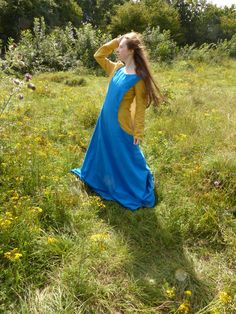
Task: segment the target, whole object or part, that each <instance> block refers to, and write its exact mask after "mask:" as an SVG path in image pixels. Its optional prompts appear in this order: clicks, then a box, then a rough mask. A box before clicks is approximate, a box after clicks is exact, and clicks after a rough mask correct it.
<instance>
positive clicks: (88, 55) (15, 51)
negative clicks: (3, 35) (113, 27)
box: [4, 17, 106, 72]
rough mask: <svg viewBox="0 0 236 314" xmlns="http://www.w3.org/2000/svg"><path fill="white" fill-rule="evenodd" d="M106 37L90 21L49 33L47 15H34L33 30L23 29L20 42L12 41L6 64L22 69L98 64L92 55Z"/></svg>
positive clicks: (92, 65)
mask: <svg viewBox="0 0 236 314" xmlns="http://www.w3.org/2000/svg"><path fill="white" fill-rule="evenodd" d="M105 37H106V36H105V35H102V33H101V32H100V31H98V30H94V29H93V28H92V26H91V25H90V24H85V25H83V26H82V27H81V28H79V29H76V28H75V27H74V26H73V25H72V24H71V23H68V25H67V26H66V27H65V28H64V29H62V28H59V27H57V28H55V29H54V30H53V31H52V32H51V33H50V34H47V33H46V25H45V21H44V18H43V17H41V19H39V18H35V20H34V28H33V32H31V31H30V30H26V31H23V32H22V33H21V40H20V42H19V44H18V45H15V44H14V46H13V40H10V41H9V45H8V46H9V50H8V51H7V53H6V56H5V59H6V60H5V65H4V67H5V68H7V69H8V70H9V69H10V68H12V69H14V70H16V71H21V72H25V71H28V72H38V71H50V70H67V69H70V68H73V67H76V66H80V65H81V64H82V65H83V66H85V67H89V68H91V67H95V66H96V65H97V64H96V61H95V60H94V57H93V55H94V52H95V50H96V49H97V48H98V47H99V46H100V43H101V42H102V41H104V39H105Z"/></svg>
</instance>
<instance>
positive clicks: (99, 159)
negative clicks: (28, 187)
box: [70, 66, 155, 210]
mask: <svg viewBox="0 0 236 314" xmlns="http://www.w3.org/2000/svg"><path fill="white" fill-rule="evenodd" d="M139 80H140V77H139V76H138V75H137V74H126V73H125V72H124V66H123V67H121V68H119V69H118V70H117V71H116V72H115V73H114V75H113V77H112V79H111V80H110V83H109V86H108V89H107V94H106V97H105V101H104V103H103V106H102V109H101V111H100V114H99V116H98V119H97V122H96V126H95V128H94V131H93V134H92V137H91V140H90V143H89V146H88V149H87V152H86V154H85V158H84V161H83V165H82V167H81V168H75V169H72V170H70V172H71V173H73V174H75V175H76V176H78V177H79V178H80V179H81V180H82V181H84V182H85V183H86V184H87V185H88V186H90V188H91V189H92V190H93V191H95V192H96V193H97V194H99V195H100V196H101V197H102V198H104V199H106V200H114V201H116V202H118V203H119V204H121V205H122V206H123V207H125V208H127V209H130V210H136V209H138V208H141V207H154V206H155V194H154V178H153V175H152V173H151V171H150V168H149V166H148V165H147V163H146V161H145V157H144V154H143V152H142V150H141V148H140V147H139V145H135V144H133V136H132V135H130V134H129V133H127V132H126V131H125V130H124V129H122V128H121V126H120V124H119V120H118V109H119V106H120V103H121V101H122V98H123V96H124V95H125V94H126V92H127V91H128V90H129V89H130V88H131V87H132V86H133V85H134V84H136V83H137V82H138V81H139Z"/></svg>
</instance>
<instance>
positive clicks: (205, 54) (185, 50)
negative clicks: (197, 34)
mask: <svg viewBox="0 0 236 314" xmlns="http://www.w3.org/2000/svg"><path fill="white" fill-rule="evenodd" d="M229 55H230V45H229V42H228V41H227V40H220V41H218V43H217V44H214V43H210V44H207V43H204V44H202V45H201V46H200V47H196V45H195V43H194V44H192V45H185V46H184V47H182V48H180V50H179V54H178V57H177V59H179V60H183V59H184V60H194V61H198V62H209V63H217V62H221V61H222V60H223V59H225V58H227V57H229Z"/></svg>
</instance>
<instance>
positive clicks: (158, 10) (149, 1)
mask: <svg viewBox="0 0 236 314" xmlns="http://www.w3.org/2000/svg"><path fill="white" fill-rule="evenodd" d="M144 2H145V5H146V7H147V9H148V25H149V27H154V28H156V27H159V28H160V30H161V32H162V31H163V30H169V31H170V33H171V37H172V39H174V40H175V41H179V40H180V37H181V36H182V35H181V33H180V31H181V24H180V15H179V12H178V10H177V9H176V8H175V7H174V6H173V5H170V4H168V3H167V2H166V1H163V0H158V1H157V0H145V1H144Z"/></svg>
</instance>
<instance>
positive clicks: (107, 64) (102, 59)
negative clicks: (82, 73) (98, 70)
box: [94, 38, 120, 75]
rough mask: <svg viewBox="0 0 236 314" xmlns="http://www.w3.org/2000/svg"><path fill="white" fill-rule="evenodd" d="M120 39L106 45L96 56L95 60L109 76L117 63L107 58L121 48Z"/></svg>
mask: <svg viewBox="0 0 236 314" xmlns="http://www.w3.org/2000/svg"><path fill="white" fill-rule="evenodd" d="M119 40H120V38H115V39H113V40H111V41H109V42H107V43H106V44H104V45H102V46H101V47H100V48H99V49H98V50H97V51H96V52H95V54H94V58H95V59H96V61H97V62H98V63H99V64H100V66H101V67H102V68H103V69H104V70H105V71H106V73H107V74H108V75H110V74H111V73H112V71H113V70H114V67H115V65H116V62H113V61H111V60H109V59H108V58H107V56H109V55H110V54H111V53H112V52H113V50H114V49H116V48H117V47H118V46H119Z"/></svg>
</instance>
